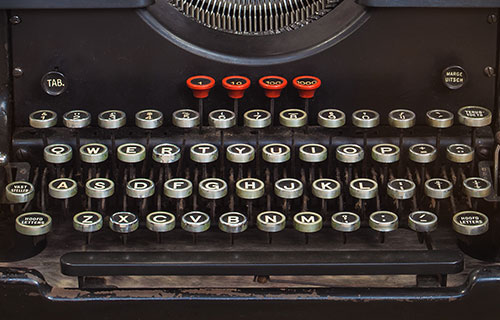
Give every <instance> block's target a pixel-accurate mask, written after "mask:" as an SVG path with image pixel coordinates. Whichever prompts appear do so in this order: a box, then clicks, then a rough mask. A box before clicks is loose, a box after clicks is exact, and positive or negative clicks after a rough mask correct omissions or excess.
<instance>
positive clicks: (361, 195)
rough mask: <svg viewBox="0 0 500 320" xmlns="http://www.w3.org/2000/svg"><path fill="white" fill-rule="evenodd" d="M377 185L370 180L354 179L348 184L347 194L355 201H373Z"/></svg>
mask: <svg viewBox="0 0 500 320" xmlns="http://www.w3.org/2000/svg"><path fill="white" fill-rule="evenodd" d="M377 193H378V184H377V182H375V181H374V180H372V179H367V178H359V179H354V180H352V181H351V183H350V184H349V194H350V195H351V196H353V197H354V198H356V199H362V200H367V199H373V198H375V197H376V196H377Z"/></svg>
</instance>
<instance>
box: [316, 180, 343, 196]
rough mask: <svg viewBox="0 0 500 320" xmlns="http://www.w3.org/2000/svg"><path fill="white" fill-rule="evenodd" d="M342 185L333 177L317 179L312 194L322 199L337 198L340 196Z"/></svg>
mask: <svg viewBox="0 0 500 320" xmlns="http://www.w3.org/2000/svg"><path fill="white" fill-rule="evenodd" d="M340 191H341V186H340V183H338V181H336V180H333V179H326V178H322V179H317V180H314V182H313V183H312V194H313V195H314V196H315V197H318V198H320V199H335V198H338V197H339V196H340Z"/></svg>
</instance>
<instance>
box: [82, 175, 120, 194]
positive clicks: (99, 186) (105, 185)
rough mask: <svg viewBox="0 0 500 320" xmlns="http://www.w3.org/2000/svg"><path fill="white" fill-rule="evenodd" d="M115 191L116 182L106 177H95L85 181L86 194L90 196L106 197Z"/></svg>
mask: <svg viewBox="0 0 500 320" xmlns="http://www.w3.org/2000/svg"><path fill="white" fill-rule="evenodd" d="M114 193H115V183H114V182H113V181H111V180H109V179H106V178H94V179H90V180H89V181H87V183H85V194H86V195H87V196H89V197H90V198H94V199H104V198H108V197H111V196H112V195H113V194H114Z"/></svg>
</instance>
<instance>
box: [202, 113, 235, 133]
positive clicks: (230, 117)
mask: <svg viewBox="0 0 500 320" xmlns="http://www.w3.org/2000/svg"><path fill="white" fill-rule="evenodd" d="M208 124H209V125H210V126H212V127H214V128H217V129H228V128H232V127H234V126H235V125H236V115H235V114H234V112H232V111H229V110H222V109H221V110H214V111H212V112H210V113H209V114H208Z"/></svg>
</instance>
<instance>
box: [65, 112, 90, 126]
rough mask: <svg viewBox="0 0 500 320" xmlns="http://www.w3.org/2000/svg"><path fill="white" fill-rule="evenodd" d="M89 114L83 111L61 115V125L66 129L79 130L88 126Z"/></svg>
mask: <svg viewBox="0 0 500 320" xmlns="http://www.w3.org/2000/svg"><path fill="white" fill-rule="evenodd" d="M90 121H91V116H90V113H89V112H87V111H84V110H72V111H68V112H66V113H65V114H64V115H63V124H64V126H66V127H67V128H73V129H81V128H85V127H88V126H89V125H90Z"/></svg>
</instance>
